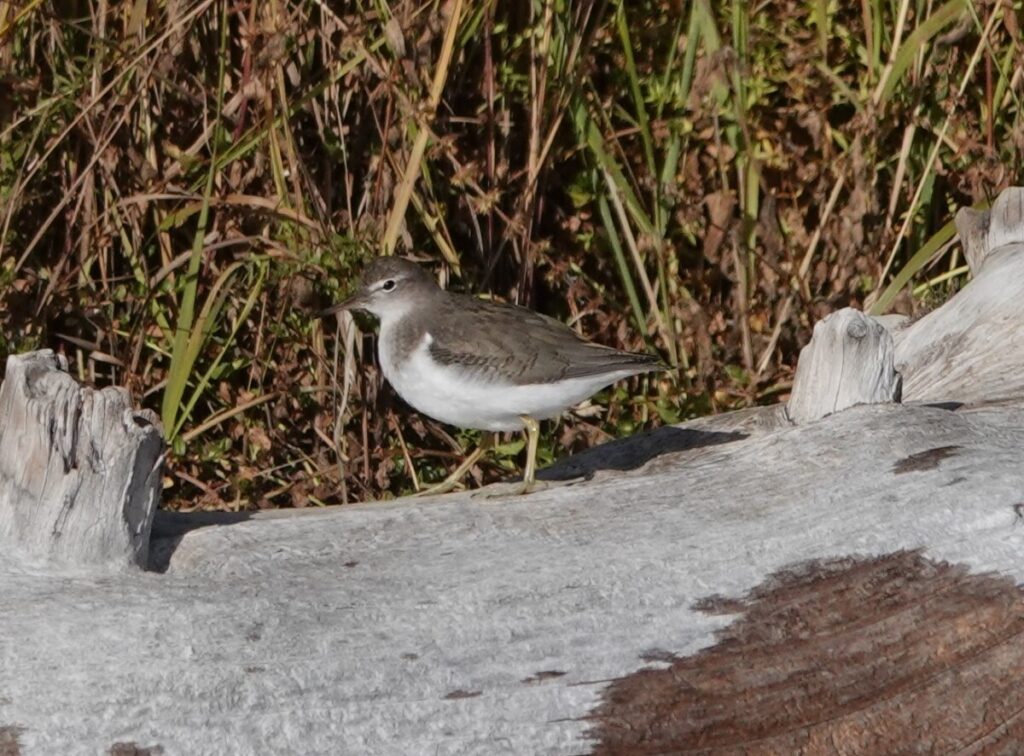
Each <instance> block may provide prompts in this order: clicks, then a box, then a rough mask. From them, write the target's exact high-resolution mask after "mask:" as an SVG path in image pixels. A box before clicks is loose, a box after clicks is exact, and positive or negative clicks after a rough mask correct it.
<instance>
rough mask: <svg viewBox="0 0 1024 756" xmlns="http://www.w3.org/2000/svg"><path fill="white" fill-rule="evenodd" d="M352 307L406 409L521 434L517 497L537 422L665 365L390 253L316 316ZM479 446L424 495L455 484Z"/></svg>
mask: <svg viewBox="0 0 1024 756" xmlns="http://www.w3.org/2000/svg"><path fill="white" fill-rule="evenodd" d="M352 310H359V311H363V312H367V313H370V314H371V315H374V316H376V318H377V319H378V320H379V322H380V334H379V337H378V340H377V357H378V362H379V364H380V367H381V370H382V372H383V373H384V377H385V378H386V379H387V381H388V382H389V383H390V384H391V386H392V387H393V388H394V390H395V391H396V392H397V393H398V395H399V396H401V397H402V399H403V400H405V402H406V403H407V404H409V405H410V406H411V407H413V408H414V409H415V410H417V411H419V412H421V413H423V414H424V415H427V416H429V417H432V418H434V419H435V420H438V421H440V422H442V423H447V424H449V425H454V426H458V427H461V428H473V429H476V430H481V431H489V432H491V433H494V432H501V431H522V432H524V433H525V436H526V450H527V454H526V466H525V469H524V473H523V483H522V486H521V488H520V490H519V492H520V493H527V492H529V491H530V490H532V489H533V488H534V486H535V483H536V470H537V442H538V439H539V435H540V426H539V422H540V421H541V420H547V419H551V418H555V417H558V416H559V415H561V414H562V413H563V412H564V411H565V410H567V409H569V408H570V407H573V406H575V405H577V404H579V403H580V402H582V401H583V400H585V399H587V398H589V397H590V396H591V395H593V394H594V393H596V392H597V391H599V390H601V389H603V388H605V387H606V386H609V385H611V384H612V383H614V382H615V381H618V380H620V379H623V378H627V377H630V376H633V375H637V374H640V373H646V372H649V371H654V370H664V369H667V368H668V366H667V365H666V364H665V363H663V362H662V361H661V359H660V358H659V357H657V356H656V355H652V354H646V353H642V352H626V351H622V350H619V349H614V348H612V347H607V346H602V345H600V344H595V343H593V342H590V341H587V340H586V339H584V338H583V337H582V336H580V335H579V334H577V333H576V331H574V330H573V329H571V328H569V327H568V326H567V325H565V324H564V323H562V322H561V321H558V320H555V319H554V318H550V317H548V316H546V315H542V314H540V313H538V312H534V311H533V310H530V309H528V308H526V307H521V306H519V305H513V304H505V303H502V302H496V301H493V300H483V299H479V298H477V297H474V296H470V295H467V294H458V293H453V292H450V291H446V290H445V289H442V288H441V287H440V286H438V285H437V282H436V281H435V280H434V279H433V278H432V277H431V275H430V274H429V273H428V272H427V271H426V270H425V269H424V268H422V267H420V266H419V265H418V264H416V263H414V262H412V261H410V260H406V259H404V258H401V257H396V256H383V257H377V258H374V259H373V260H371V261H370V262H369V263H367V265H366V266H365V268H364V269H363V272H362V276H361V277H360V280H359V282H358V284H357V286H356V289H355V291H354V293H353V294H352V295H351V296H350V297H349V298H348V299H345V300H344V301H342V302H340V303H338V304H335V305H332V306H330V307H328V308H326V309H325V310H323V311H322V312H321V313H320V315H321V316H329V315H334V314H336V313H339V312H341V311H352ZM487 446H488V444H486V443H484V444H481V445H480V446H479V447H478V448H477V449H476V450H474V452H473V453H472V454H470V455H469V456H468V457H467V458H466V460H465V461H464V462H463V464H461V465H460V466H459V467H458V469H457V470H455V471H454V472H453V473H452V474H451V475H450V476H449V477H448V478H447V479H446V480H445V481H444V482H442V483H441V484H439V485H437V486H434V487H433V488H432V489H430V491H429V493H443V492H445V491H449V490H452V489H453V488H454V487H456V486H457V485H458V483H459V481H460V480H461V478H462V476H464V475H465V474H466V473H467V472H468V471H469V470H470V469H471V468H472V466H473V465H474V464H475V463H476V462H477V460H478V459H479V458H480V456H481V455H482V454H483V453H484V452H485V451H486V448H487Z"/></svg>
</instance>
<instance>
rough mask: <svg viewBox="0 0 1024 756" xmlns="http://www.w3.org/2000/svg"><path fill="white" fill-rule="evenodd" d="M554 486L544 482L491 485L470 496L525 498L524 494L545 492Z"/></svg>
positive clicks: (524, 481) (478, 497) (523, 481)
mask: <svg viewBox="0 0 1024 756" xmlns="http://www.w3.org/2000/svg"><path fill="white" fill-rule="evenodd" d="M553 485H554V484H552V483H551V482H549V481H546V480H533V481H527V480H517V481H513V482H512V483H492V484H491V485H489V486H487V487H486V488H481V489H480V490H479V491H475V492H474V493H473V494H472V498H474V499H507V498H511V497H513V496H525V495H526V494H531V493H537V492H539V491H546V490H547V489H549V488H552V487H553Z"/></svg>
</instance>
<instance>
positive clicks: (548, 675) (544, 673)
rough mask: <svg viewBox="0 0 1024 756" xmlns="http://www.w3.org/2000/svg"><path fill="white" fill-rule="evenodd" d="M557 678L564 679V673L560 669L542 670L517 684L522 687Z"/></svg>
mask: <svg viewBox="0 0 1024 756" xmlns="http://www.w3.org/2000/svg"><path fill="white" fill-rule="evenodd" d="M559 677H565V672H563V671H562V670H560V669H542V670H541V671H540V672H537V673H535V674H533V675H530V676H529V677H524V678H523V679H522V680H520V681H519V682H521V683H523V685H536V684H537V683H542V682H544V681H545V680H557V679H558V678H559Z"/></svg>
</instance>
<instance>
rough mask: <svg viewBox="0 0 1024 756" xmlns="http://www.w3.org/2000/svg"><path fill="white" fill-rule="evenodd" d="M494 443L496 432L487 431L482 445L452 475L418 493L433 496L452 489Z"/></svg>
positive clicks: (418, 494)
mask: <svg viewBox="0 0 1024 756" xmlns="http://www.w3.org/2000/svg"><path fill="white" fill-rule="evenodd" d="M493 445H494V434H493V433H489V432H485V433H484V435H483V436H482V437H481V439H480V445H479V446H478V447H476V448H475V449H474V450H473V451H472V452H471V453H470V455H469V456H468V457H466V459H465V460H464V461H463V463H462V464H461V465H459V466H458V467H456V468H455V470H454V471H453V472H452V474H451V475H449V476H448V477H447V478H445V479H444V480H442V481H441V482H440V483H437V484H435V485H433V486H431V487H430V488H425V489H423V490H422V491H418V492H417V493H416V495H417V496H433V495H434V494H443V493H448V492H449V491H451V490H452V489H453V488H455V486H457V485H459V483H460V482H461V481H462V479H463V478H464V477H465V475H466V473H468V472H469V471H470V470H472V469H473V465H475V464H476V463H477V462H478V461H479V460H480V457H482V456H484V454H485V453H486V452H487V450H488V449H490V448H491V447H492V446H493Z"/></svg>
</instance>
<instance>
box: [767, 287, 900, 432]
mask: <svg viewBox="0 0 1024 756" xmlns="http://www.w3.org/2000/svg"><path fill="white" fill-rule="evenodd" d="M893 351H894V350H893V341H892V336H891V335H890V333H889V331H887V330H886V328H885V326H883V325H882V324H881V323H879V322H878V321H876V320H874V319H873V318H870V317H868V316H867V315H865V314H864V313H862V312H860V311H859V310H854V309H852V308H849V307H847V308H845V309H843V310H838V311H837V312H833V313H832V314H830V315H829V316H828V317H826V318H825V319H824V320H819V321H818V322H817V323H816V324H815V325H814V336H813V337H812V339H811V343H810V344H808V345H807V346H805V347H804V348H803V349H802V350H801V351H800V362H799V364H798V365H797V370H796V379H795V380H794V382H793V393H792V395H791V396H790V398H789V402H788V403H787V405H786V412H787V413H788V415H789V417H790V419H791V420H793V422H795V423H805V422H810V421H812V420H818V419H819V418H822V417H825V416H826V415H831V414H832V413H834V412H839V411H840V410H844V409H847V408H849V407H853V406H855V405H858V404H878V403H883V402H898V401H900V384H901V379H900V375H899V373H897V372H896V370H895V368H894V367H893Z"/></svg>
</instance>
